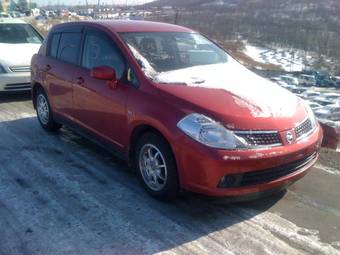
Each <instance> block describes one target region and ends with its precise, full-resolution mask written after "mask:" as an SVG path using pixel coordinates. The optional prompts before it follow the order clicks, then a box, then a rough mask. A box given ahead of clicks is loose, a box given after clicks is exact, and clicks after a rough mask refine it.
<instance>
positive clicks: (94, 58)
mask: <svg viewBox="0 0 340 255" xmlns="http://www.w3.org/2000/svg"><path fill="white" fill-rule="evenodd" d="M82 66H83V67H86V68H88V69H91V68H93V67H97V66H110V67H112V68H114V69H115V70H116V74H117V78H119V79H120V78H121V77H122V75H123V73H124V70H125V63H124V60H123V58H122V56H121V54H120V52H119V51H118V49H117V47H116V46H115V44H114V42H113V41H112V40H110V39H109V38H108V37H107V36H105V35H104V34H101V33H95V32H89V33H87V35H86V37H85V43H84V52H83V59H82Z"/></svg>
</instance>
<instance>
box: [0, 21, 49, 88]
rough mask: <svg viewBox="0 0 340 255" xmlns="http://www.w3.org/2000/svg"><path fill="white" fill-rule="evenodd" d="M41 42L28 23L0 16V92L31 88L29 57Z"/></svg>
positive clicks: (38, 35)
mask: <svg viewBox="0 0 340 255" xmlns="http://www.w3.org/2000/svg"><path fill="white" fill-rule="evenodd" d="M42 42H43V37H42V36H41V35H40V34H39V32H38V31H37V30H35V29H34V28H33V26H31V25H30V24H27V23H26V22H24V21H22V20H18V19H11V18H9V19H4V18H0V92H1V91H8V92H10V91H25V90H30V89H31V68H30V64H31V58H32V56H33V55H34V54H35V53H37V52H38V51H39V48H40V46H41V44H42Z"/></svg>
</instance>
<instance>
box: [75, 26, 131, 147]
mask: <svg viewBox="0 0 340 255" xmlns="http://www.w3.org/2000/svg"><path fill="white" fill-rule="evenodd" d="M99 66H109V67H111V68H113V69H114V70H115V71H116V76H117V79H118V85H117V86H116V87H115V88H112V86H109V84H108V81H105V80H99V79H95V78H93V77H91V75H90V73H91V69H92V68H94V67H99ZM125 75H126V62H125V59H124V57H123V55H122V54H121V52H120V50H119V49H118V48H117V46H116V45H115V43H114V41H113V40H112V38H111V37H110V36H109V35H107V34H106V33H104V32H102V31H100V30H95V29H87V30H85V32H84V39H83V51H82V58H81V66H79V67H78V68H76V71H75V75H74V83H73V87H74V89H73V91H74V92H73V100H74V101H73V102H74V105H73V108H74V111H75V115H74V118H75V119H76V120H77V121H78V123H79V124H80V125H82V126H83V127H85V128H86V129H88V130H90V131H91V132H92V133H94V134H96V135H97V136H99V137H102V138H104V139H106V140H108V141H109V142H111V143H112V144H114V145H116V146H118V147H119V149H123V148H124V147H125V146H124V141H125V140H126V130H127V115H126V103H127V98H128V95H129V91H130V89H132V87H131V86H130V85H129V84H128V82H127V81H126V79H125V78H124V76H125Z"/></svg>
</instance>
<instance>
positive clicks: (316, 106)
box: [305, 100, 323, 111]
mask: <svg viewBox="0 0 340 255" xmlns="http://www.w3.org/2000/svg"><path fill="white" fill-rule="evenodd" d="M305 101H306V103H307V104H308V105H309V106H310V108H311V109H312V110H313V111H315V110H318V109H321V108H322V107H323V106H322V105H321V104H318V103H315V102H312V101H308V100H305Z"/></svg>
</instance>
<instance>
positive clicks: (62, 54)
mask: <svg viewBox="0 0 340 255" xmlns="http://www.w3.org/2000/svg"><path fill="white" fill-rule="evenodd" d="M55 40H57V38H56V39H55ZM80 46H81V33H61V36H60V39H59V47H58V53H57V57H58V59H60V60H62V61H65V62H68V63H72V64H78V59H79V50H80Z"/></svg>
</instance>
